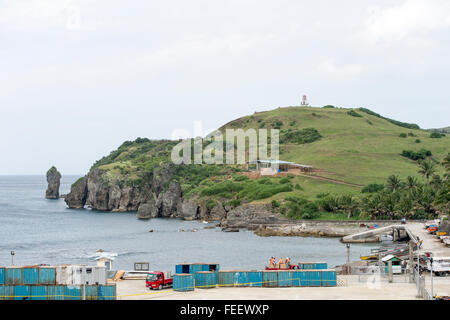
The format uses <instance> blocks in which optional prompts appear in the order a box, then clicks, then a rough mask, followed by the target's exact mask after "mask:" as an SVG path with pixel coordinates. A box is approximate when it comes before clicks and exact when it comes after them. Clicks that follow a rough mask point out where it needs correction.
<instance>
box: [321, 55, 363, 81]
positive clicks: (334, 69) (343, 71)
mask: <svg viewBox="0 0 450 320" xmlns="http://www.w3.org/2000/svg"><path fill="white" fill-rule="evenodd" d="M362 70H363V67H362V66H361V65H358V64H345V65H337V64H336V62H335V61H334V59H331V58H329V59H325V60H322V61H321V62H320V63H319V64H318V65H317V71H318V72H320V73H323V74H326V75H328V76H332V77H353V76H357V75H359V74H361V72H362Z"/></svg>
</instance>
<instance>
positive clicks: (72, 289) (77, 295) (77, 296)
mask: <svg viewBox="0 0 450 320" xmlns="http://www.w3.org/2000/svg"><path fill="white" fill-rule="evenodd" d="M64 300H81V286H65V287H64Z"/></svg>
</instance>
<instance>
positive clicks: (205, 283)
mask: <svg viewBox="0 0 450 320" xmlns="http://www.w3.org/2000/svg"><path fill="white" fill-rule="evenodd" d="M215 286H216V274H215V272H211V271H200V272H196V273H195V287H196V288H201V289H210V288H214V287H215Z"/></svg>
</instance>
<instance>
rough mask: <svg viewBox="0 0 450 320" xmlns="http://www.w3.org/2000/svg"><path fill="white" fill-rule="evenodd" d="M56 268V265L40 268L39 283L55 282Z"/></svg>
mask: <svg viewBox="0 0 450 320" xmlns="http://www.w3.org/2000/svg"><path fill="white" fill-rule="evenodd" d="M55 283H56V269H55V268H54V267H40V268H39V284H55Z"/></svg>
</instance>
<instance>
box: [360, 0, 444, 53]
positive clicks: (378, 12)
mask: <svg viewBox="0 0 450 320" xmlns="http://www.w3.org/2000/svg"><path fill="white" fill-rule="evenodd" d="M449 27H450V2H449V1H447V0H406V1H404V2H403V3H402V4H400V5H398V6H394V7H387V8H380V7H370V8H369V18H368V21H367V23H366V30H365V31H366V32H365V37H366V40H367V41H369V42H370V43H371V44H383V45H386V46H390V45H394V44H395V43H398V42H401V43H402V44H403V45H407V46H409V47H426V46H429V45H431V44H432V41H431V40H430V39H429V38H428V36H429V33H431V32H434V31H437V30H441V29H446V28H449Z"/></svg>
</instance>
